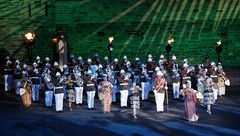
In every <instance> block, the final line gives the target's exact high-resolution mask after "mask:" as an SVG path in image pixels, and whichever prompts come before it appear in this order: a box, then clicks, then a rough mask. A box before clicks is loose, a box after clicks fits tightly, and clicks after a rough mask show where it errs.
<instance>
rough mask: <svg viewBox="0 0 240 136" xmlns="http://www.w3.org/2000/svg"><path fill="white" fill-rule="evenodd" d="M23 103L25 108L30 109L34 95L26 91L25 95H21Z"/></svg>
mask: <svg viewBox="0 0 240 136" xmlns="http://www.w3.org/2000/svg"><path fill="white" fill-rule="evenodd" d="M21 97H22V102H23V105H24V106H25V107H30V106H31V104H32V93H31V91H29V90H26V91H25V93H24V94H22V95H21Z"/></svg>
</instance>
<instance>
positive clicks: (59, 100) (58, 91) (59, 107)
mask: <svg viewBox="0 0 240 136" xmlns="http://www.w3.org/2000/svg"><path fill="white" fill-rule="evenodd" d="M63 80H64V79H62V78H61V74H60V72H57V73H56V77H55V78H54V82H53V83H54V96H55V106H56V107H55V108H56V112H62V111H63V96H64V92H63V86H62V82H63Z"/></svg>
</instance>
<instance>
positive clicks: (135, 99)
mask: <svg viewBox="0 0 240 136" xmlns="http://www.w3.org/2000/svg"><path fill="white" fill-rule="evenodd" d="M130 90H131V97H130V100H131V106H132V109H133V117H134V118H137V110H138V109H140V91H141V90H142V89H141V88H140V87H139V86H138V85H137V84H136V83H135V82H133V85H132V87H131V88H130Z"/></svg>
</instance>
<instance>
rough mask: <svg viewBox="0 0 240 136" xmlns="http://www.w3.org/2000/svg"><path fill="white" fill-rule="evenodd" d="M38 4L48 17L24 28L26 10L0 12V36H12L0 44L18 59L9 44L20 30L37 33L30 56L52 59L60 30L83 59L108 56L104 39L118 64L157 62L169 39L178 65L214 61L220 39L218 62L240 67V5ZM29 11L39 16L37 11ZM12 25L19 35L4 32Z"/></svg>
mask: <svg viewBox="0 0 240 136" xmlns="http://www.w3.org/2000/svg"><path fill="white" fill-rule="evenodd" d="M4 1H6V2H8V1H7V0H4ZM12 1H13V0H12ZM36 1H37V0H35V1H30V0H23V1H21V2H20V0H19V2H18V3H21V4H22V5H24V3H26V4H27V3H29V2H30V3H34V2H36ZM38 1H41V3H42V5H43V6H42V8H44V2H47V3H49V16H45V13H44V12H38V13H37V14H36V15H33V16H32V17H31V19H30V20H29V21H28V22H29V25H27V23H21V21H20V20H26V19H24V17H25V18H28V19H29V17H27V13H25V14H26V15H24V14H23V13H24V12H26V11H25V10H26V9H25V10H24V8H19V10H18V11H19V12H20V13H19V14H16V13H14V14H11V15H7V13H8V12H13V9H11V8H10V7H8V10H6V11H4V10H2V9H0V10H2V12H0V14H4V15H5V14H6V15H5V17H6V18H8V19H6V18H0V19H1V33H11V34H12V35H11V36H8V37H7V38H1V39H3V40H1V41H0V45H1V47H2V48H4V49H6V50H7V51H9V52H10V53H11V54H14V53H15V51H16V50H17V51H18V52H17V53H15V54H16V55H17V56H22V55H24V52H22V51H24V50H25V49H24V48H21V49H18V48H19V45H21V44H20V41H21V39H19V41H18V42H13V40H12V39H16V37H17V38H19V37H20V36H21V35H22V33H23V32H24V31H26V30H28V29H30V30H35V31H36V33H37V34H38V39H37V43H36V48H35V49H34V53H35V54H34V55H35V56H36V55H40V56H43V57H44V56H51V54H52V45H51V41H50V40H51V36H52V35H53V34H54V32H55V31H57V30H63V31H64V32H65V33H66V34H67V35H68V41H69V49H70V52H72V53H73V54H74V55H75V56H78V55H81V56H83V58H85V59H86V58H88V57H91V56H93V55H94V53H95V52H98V53H99V54H100V57H104V56H105V55H108V51H107V44H108V37H109V36H112V35H113V36H114V37H115V40H114V45H115V49H114V51H113V57H114V58H115V57H118V58H119V59H120V60H121V59H122V56H123V55H127V56H128V57H129V58H130V59H132V60H133V59H134V58H135V57H136V56H138V57H140V58H143V59H144V60H146V57H147V54H149V53H151V54H152V55H153V57H154V59H155V60H156V59H158V58H159V56H160V54H164V55H166V52H165V45H166V41H167V39H168V38H169V37H171V36H172V37H174V39H175V42H174V43H173V44H172V51H171V55H173V54H175V55H176V56H177V58H178V60H179V61H182V60H183V58H185V57H186V58H189V60H190V63H192V64H193V63H199V62H202V61H203V59H204V58H205V57H207V56H208V57H210V59H211V60H213V61H217V55H216V51H215V47H216V42H217V41H218V40H219V39H221V40H222V41H223V52H222V53H221V60H222V63H223V64H224V65H226V66H240V63H239V62H240V57H239V52H240V48H239V46H240V38H239V37H240V23H239V18H240V11H239V9H240V0H55V1H47V0H38ZM15 3H17V0H15ZM8 4H10V2H8ZM6 5H7V4H6ZM19 5H20V4H18V5H17V6H16V7H19ZM2 7H4V5H2ZM16 7H15V8H16ZM33 7H34V6H33ZM33 10H36V11H37V10H40V11H41V8H38V7H36V8H34V9H33ZM42 10H43V9H42ZM21 13H22V14H21ZM20 15H21V17H20ZM1 16H2V15H1ZM3 20H4V21H3ZM16 20H17V21H16ZM9 21H10V22H11V21H12V24H11V25H10V24H8V22H9ZM2 22H3V23H2ZM4 23H5V24H8V27H6V26H4ZM33 24H37V25H33ZM15 26H18V28H19V29H20V30H18V31H16V30H15V31H14V30H13V32H12V31H11V32H10V31H8V29H13V28H14V27H15ZM2 28H4V29H2ZM1 37H2V35H1ZM19 50H20V51H19ZM20 54H21V55H20Z"/></svg>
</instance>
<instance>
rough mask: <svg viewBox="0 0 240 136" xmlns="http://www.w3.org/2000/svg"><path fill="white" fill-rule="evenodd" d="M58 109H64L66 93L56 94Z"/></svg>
mask: <svg viewBox="0 0 240 136" xmlns="http://www.w3.org/2000/svg"><path fill="white" fill-rule="evenodd" d="M54 96H55V105H56V111H63V96H64V93H59V94H54Z"/></svg>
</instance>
